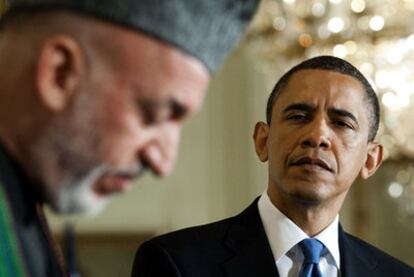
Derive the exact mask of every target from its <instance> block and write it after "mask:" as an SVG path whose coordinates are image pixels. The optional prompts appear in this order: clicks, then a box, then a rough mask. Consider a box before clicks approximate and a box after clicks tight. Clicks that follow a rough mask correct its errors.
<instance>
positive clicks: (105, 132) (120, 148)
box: [96, 98, 141, 164]
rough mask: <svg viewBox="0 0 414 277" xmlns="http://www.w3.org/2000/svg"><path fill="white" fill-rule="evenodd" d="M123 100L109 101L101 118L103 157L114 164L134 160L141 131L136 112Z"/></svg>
mask: <svg viewBox="0 0 414 277" xmlns="http://www.w3.org/2000/svg"><path fill="white" fill-rule="evenodd" d="M121 100H122V99H116V98H115V99H113V101H108V102H107V104H106V105H104V108H103V109H102V112H101V116H100V124H99V128H100V129H101V130H100V133H101V139H102V140H101V142H102V151H103V156H104V157H105V159H106V160H107V162H109V163H112V164H118V163H120V161H122V160H131V159H133V157H134V155H135V151H134V150H135V146H136V144H137V133H140V129H141V128H140V125H139V121H138V119H137V115H136V113H135V112H134V110H133V109H132V108H131V107H130V105H126V104H125V102H123V101H121ZM96 128H98V126H96Z"/></svg>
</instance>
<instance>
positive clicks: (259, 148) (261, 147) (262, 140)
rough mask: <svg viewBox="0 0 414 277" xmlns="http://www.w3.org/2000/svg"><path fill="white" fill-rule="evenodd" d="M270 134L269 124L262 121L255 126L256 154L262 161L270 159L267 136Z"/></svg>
mask: <svg viewBox="0 0 414 277" xmlns="http://www.w3.org/2000/svg"><path fill="white" fill-rule="evenodd" d="M268 136H269V125H267V124H266V123H264V122H262V121H260V122H257V123H256V126H255V127H254V133H253V140H254V146H255V149H256V154H257V156H258V157H259V159H260V160H261V161H262V162H266V161H267V159H268V152H267V138H268Z"/></svg>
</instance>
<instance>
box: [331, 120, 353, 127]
mask: <svg viewBox="0 0 414 277" xmlns="http://www.w3.org/2000/svg"><path fill="white" fill-rule="evenodd" d="M332 123H333V124H334V125H335V126H338V127H341V128H348V129H354V128H353V127H352V125H351V124H349V123H348V122H346V121H343V120H334V121H333V122H332Z"/></svg>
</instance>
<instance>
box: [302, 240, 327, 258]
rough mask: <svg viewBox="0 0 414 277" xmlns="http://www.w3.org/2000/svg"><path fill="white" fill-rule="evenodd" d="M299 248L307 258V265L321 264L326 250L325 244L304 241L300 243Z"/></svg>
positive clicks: (316, 241) (317, 241)
mask: <svg viewBox="0 0 414 277" xmlns="http://www.w3.org/2000/svg"><path fill="white" fill-rule="evenodd" d="M299 246H300V248H301V249H302V251H303V255H304V256H305V263H313V264H317V263H319V259H320V257H321V254H322V251H323V249H324V246H323V244H322V243H321V242H320V241H319V240H317V239H304V240H302V241H301V242H300V243H299Z"/></svg>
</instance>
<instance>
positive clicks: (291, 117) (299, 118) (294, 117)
mask: <svg viewBox="0 0 414 277" xmlns="http://www.w3.org/2000/svg"><path fill="white" fill-rule="evenodd" d="M286 119H287V120H292V121H303V120H307V119H308V116H307V115H306V114H302V113H300V114H290V115H287V116H286Z"/></svg>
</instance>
